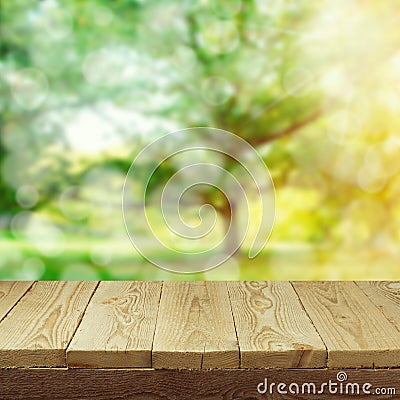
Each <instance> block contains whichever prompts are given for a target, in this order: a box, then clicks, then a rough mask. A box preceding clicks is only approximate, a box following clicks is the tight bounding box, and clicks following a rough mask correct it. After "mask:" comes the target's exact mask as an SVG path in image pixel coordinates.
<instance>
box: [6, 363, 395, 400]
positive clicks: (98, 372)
mask: <svg viewBox="0 0 400 400" xmlns="http://www.w3.org/2000/svg"><path fill="white" fill-rule="evenodd" d="M337 372H338V371H337V370H336V371H335V370H327V369H283V370H268V371H266V370H260V369H255V370H212V371H209V370H208V371H205V370H180V371H176V370H137V369H75V368H71V369H56V368H52V369H41V368H34V369H32V368H31V369H3V370H1V369H0V398H1V399H2V400H15V399H29V400H76V399H79V400H188V399H193V400H265V399H272V400H297V399H302V400H304V399H308V400H310V399H316V400H326V399H337V398H339V399H344V400H351V399H357V400H358V399H362V400H370V399H379V400H384V399H399V398H400V370H399V369H390V370H350V371H347V375H348V380H347V381H346V382H350V383H358V384H359V385H360V387H362V385H363V384H364V383H366V382H369V383H371V384H372V390H375V389H376V388H387V389H390V388H394V389H395V392H396V393H397V394H394V395H393V394H391V395H388V394H387V395H382V394H380V395H368V394H367V395H365V394H364V395H363V394H362V392H361V394H360V395H349V394H346V393H345V392H344V393H343V394H340V392H339V393H338V394H334V395H330V394H329V393H328V392H327V388H326V387H325V392H324V393H323V394H322V395H314V394H311V395H310V394H308V392H307V389H306V390H305V394H301V393H300V394H290V393H287V394H279V393H278V391H277V385H276V386H275V390H274V392H273V394H272V395H270V394H260V393H258V391H257V386H258V385H259V384H260V383H261V382H265V379H266V378H267V379H268V382H269V384H272V383H276V384H278V383H285V384H286V385H287V386H286V388H287V387H288V385H289V384H290V383H292V382H295V383H298V384H299V385H300V387H301V385H302V384H303V383H305V382H312V383H314V384H315V385H318V386H317V387H318V389H319V388H320V387H321V384H322V383H327V382H329V380H331V381H332V382H337V379H336V375H337ZM294 390H295V388H294Z"/></svg>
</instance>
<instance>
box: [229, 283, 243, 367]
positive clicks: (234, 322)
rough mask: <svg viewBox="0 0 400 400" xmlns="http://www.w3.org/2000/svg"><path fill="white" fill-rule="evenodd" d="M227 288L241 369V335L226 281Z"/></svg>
mask: <svg viewBox="0 0 400 400" xmlns="http://www.w3.org/2000/svg"><path fill="white" fill-rule="evenodd" d="M225 288H226V292H227V293H228V300H229V308H230V310H231V314H232V320H233V327H234V328H235V335H236V343H237V348H238V352H239V368H242V353H241V351H240V345H239V335H238V332H237V328H236V321H235V315H234V314H233V308H232V299H231V296H230V294H229V290H228V282H227V281H225Z"/></svg>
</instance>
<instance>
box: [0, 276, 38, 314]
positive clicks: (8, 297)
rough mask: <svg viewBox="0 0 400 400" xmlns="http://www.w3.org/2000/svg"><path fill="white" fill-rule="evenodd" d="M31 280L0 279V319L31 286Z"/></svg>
mask: <svg viewBox="0 0 400 400" xmlns="http://www.w3.org/2000/svg"><path fill="white" fill-rule="evenodd" d="M32 284H33V281H18V282H13V281H0V321H1V320H2V319H3V318H4V317H5V316H6V315H7V313H8V312H9V311H10V310H11V309H12V308H13V306H14V305H15V304H16V303H17V302H18V300H19V299H20V298H21V297H22V296H23V295H24V294H25V293H26V292H27V291H28V289H29V288H30V287H31V286H32Z"/></svg>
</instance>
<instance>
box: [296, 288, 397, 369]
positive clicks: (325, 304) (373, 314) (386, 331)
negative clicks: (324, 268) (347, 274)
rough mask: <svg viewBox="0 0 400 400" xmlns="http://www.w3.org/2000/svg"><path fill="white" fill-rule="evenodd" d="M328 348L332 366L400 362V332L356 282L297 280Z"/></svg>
mask: <svg viewBox="0 0 400 400" xmlns="http://www.w3.org/2000/svg"><path fill="white" fill-rule="evenodd" d="M293 285H294V288H295V290H296V291H297V293H298V294H299V297H300V300H301V302H302V303H303V305H304V307H305V309H306V311H307V313H308V314H309V316H310V317H311V320H312V322H313V324H314V326H315V327H316V328H317V330H318V332H319V334H320V335H321V337H322V339H323V341H324V343H325V344H326V346H327V349H328V367H332V368H350V367H360V368H362V367H395V366H399V365H400V335H399V333H398V331H397V330H396V329H395V327H394V326H393V325H392V324H391V323H390V322H389V321H388V320H387V319H386V318H385V317H384V315H383V314H382V313H381V312H380V311H379V310H378V309H377V308H376V307H375V306H374V304H373V303H372V302H371V301H370V300H369V299H368V297H367V296H366V295H365V294H364V293H363V292H362V290H361V289H360V288H359V287H358V286H357V285H356V284H355V283H354V282H293Z"/></svg>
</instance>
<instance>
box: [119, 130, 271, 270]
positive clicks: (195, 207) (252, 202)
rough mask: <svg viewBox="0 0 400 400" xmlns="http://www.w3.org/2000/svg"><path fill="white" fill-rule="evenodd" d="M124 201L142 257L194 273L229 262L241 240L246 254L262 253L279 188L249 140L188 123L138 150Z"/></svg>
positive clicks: (166, 267) (132, 236)
mask: <svg viewBox="0 0 400 400" xmlns="http://www.w3.org/2000/svg"><path fill="white" fill-rule="evenodd" d="M138 181H140V182H141V183H142V186H138ZM155 182H157V184H155ZM160 186H161V188H160ZM122 208H123V217H124V222H125V227H126V229H127V232H128V235H129V238H130V240H131V242H132V243H133V245H134V246H135V248H136V250H137V251H138V252H139V253H140V254H141V255H142V256H143V257H145V258H146V259H147V260H148V261H150V262H151V263H152V264H154V265H156V266H158V267H160V268H162V269H164V270H167V271H172V272H182V273H195V272H203V271H207V270H210V269H212V268H214V267H217V266H219V265H221V264H223V263H226V262H227V261H228V260H229V259H230V258H231V257H232V256H233V255H234V254H235V253H236V251H237V250H238V249H239V248H240V247H241V246H242V244H243V243H248V244H249V249H248V257H249V258H254V257H255V256H257V255H258V254H259V253H260V252H261V250H262V249H263V248H264V247H265V245H266V243H267V241H268V238H269V235H270V233H271V231H272V228H273V224H274V220H275V190H274V185H273V181H272V178H271V175H270V173H269V171H268V168H267V167H266V165H265V163H264V161H263V160H262V158H261V157H260V155H259V154H258V153H257V151H256V150H255V149H254V148H253V147H252V146H251V145H250V144H249V143H247V142H246V141H245V140H243V139H242V138H240V137H239V136H237V135H235V134H233V133H230V132H227V131H224V130H221V129H215V128H205V127H203V128H187V129H183V130H180V131H175V132H172V133H169V134H167V135H165V136H162V137H161V138H158V139H156V140H155V141H153V142H152V143H150V144H149V145H148V146H146V147H145V148H144V149H143V150H142V151H141V152H140V153H139V154H138V155H137V157H136V158H135V160H134V161H133V163H132V165H131V167H130V169H129V171H128V174H127V176H126V180H125V184H124V189H123V194H122ZM255 210H257V211H255ZM249 232H251V234H249Z"/></svg>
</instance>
